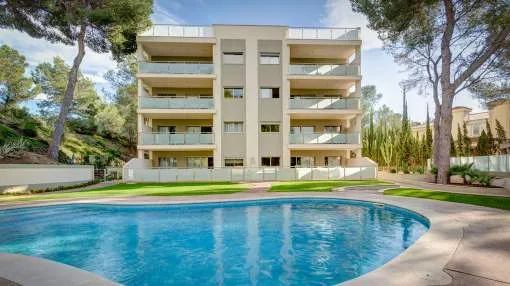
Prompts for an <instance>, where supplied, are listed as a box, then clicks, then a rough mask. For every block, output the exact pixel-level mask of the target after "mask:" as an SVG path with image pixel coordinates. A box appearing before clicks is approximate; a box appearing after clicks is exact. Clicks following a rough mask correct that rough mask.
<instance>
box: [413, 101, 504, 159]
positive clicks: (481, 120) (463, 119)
mask: <svg viewBox="0 0 510 286" xmlns="http://www.w3.org/2000/svg"><path fill="white" fill-rule="evenodd" d="M496 120H498V121H499V122H500V123H501V126H503V129H505V133H506V138H507V139H510V100H500V101H495V102H492V103H490V104H488V110H487V111H485V112H479V113H472V109H471V108H469V107H465V106H456V107H454V108H453V109H452V136H453V139H454V140H457V131H458V126H460V128H461V130H462V129H463V125H464V123H466V128H467V133H468V137H469V138H470V139H471V147H473V148H474V147H476V145H477V143H478V138H479V137H480V135H481V134H482V131H485V132H487V124H486V121H488V122H489V124H490V126H491V131H492V134H494V136H496ZM430 128H431V130H432V132H434V130H433V125H432V124H431V125H430ZM411 130H412V132H413V134H414V135H417V136H420V138H421V137H422V136H423V135H424V134H425V130H426V125H425V124H421V125H416V126H413V127H412V128H411ZM500 147H501V149H502V151H505V153H506V152H508V151H510V142H505V143H504V144H502V145H501V146H500Z"/></svg>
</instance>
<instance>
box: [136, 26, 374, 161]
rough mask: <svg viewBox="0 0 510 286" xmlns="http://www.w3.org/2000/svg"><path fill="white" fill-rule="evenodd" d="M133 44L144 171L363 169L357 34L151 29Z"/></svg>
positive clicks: (307, 30)
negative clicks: (145, 161) (146, 164)
mask: <svg viewBox="0 0 510 286" xmlns="http://www.w3.org/2000/svg"><path fill="white" fill-rule="evenodd" d="M137 43H138V51H137V58H138V61H139V70H138V75H137V77H138V95H139V109H138V130H139V141H138V158H139V159H148V160H149V165H151V166H152V167H166V168H213V167H214V168H218V167H259V166H281V167H297V166H359V165H362V164H364V162H366V163H370V162H368V160H366V159H365V158H361V138H360V131H361V109H360V96H361V73H360V64H361V38H360V29H359V28H354V29H329V28H318V29H315V28H313V29H312V28H289V27H285V26H249V25H213V26H173V25H155V26H154V27H153V28H152V29H150V30H149V31H147V32H145V33H142V34H140V35H138V37H137ZM364 160H365V161H364ZM372 164H373V163H372Z"/></svg>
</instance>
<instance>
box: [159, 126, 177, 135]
mask: <svg viewBox="0 0 510 286" xmlns="http://www.w3.org/2000/svg"><path fill="white" fill-rule="evenodd" d="M158 132H161V133H171V134H174V133H175V126H158Z"/></svg>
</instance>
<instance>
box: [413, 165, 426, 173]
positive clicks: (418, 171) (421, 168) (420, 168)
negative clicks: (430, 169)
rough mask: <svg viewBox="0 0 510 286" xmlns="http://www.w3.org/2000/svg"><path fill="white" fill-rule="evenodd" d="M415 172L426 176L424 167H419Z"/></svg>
mask: <svg viewBox="0 0 510 286" xmlns="http://www.w3.org/2000/svg"><path fill="white" fill-rule="evenodd" d="M415 172H416V173H418V174H424V173H425V170H424V169H423V167H418V168H416V170H415Z"/></svg>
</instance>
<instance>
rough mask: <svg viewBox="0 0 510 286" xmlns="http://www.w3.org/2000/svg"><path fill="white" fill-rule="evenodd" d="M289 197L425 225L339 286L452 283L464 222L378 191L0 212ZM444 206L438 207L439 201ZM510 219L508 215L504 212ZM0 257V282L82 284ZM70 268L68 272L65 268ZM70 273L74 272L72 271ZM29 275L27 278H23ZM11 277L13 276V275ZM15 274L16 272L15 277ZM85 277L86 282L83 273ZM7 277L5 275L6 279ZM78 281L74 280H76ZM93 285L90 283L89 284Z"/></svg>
mask: <svg viewBox="0 0 510 286" xmlns="http://www.w3.org/2000/svg"><path fill="white" fill-rule="evenodd" d="M293 198H296V199H297V198H302V199H306V198H333V199H347V200H349V199H350V200H357V201H365V202H376V203H382V204H388V205H392V206H396V207H399V208H403V209H407V210H410V211H413V212H415V213H418V214H420V215H422V216H424V217H425V218H427V219H428V220H429V222H430V228H429V230H428V231H427V232H426V233H425V234H424V235H423V236H421V237H420V238H419V239H418V240H417V241H416V242H415V243H414V244H412V245H411V246H410V247H409V248H408V249H406V250H405V251H404V252H402V253H401V254H399V255H398V256H396V257H394V258H393V259H391V260H390V261H389V262H387V263H386V264H384V265H381V266H380V267H378V268H377V269H375V270H374V271H371V272H369V273H366V274H364V275H362V276H359V277H357V278H355V279H352V280H349V281H345V282H343V283H341V284H340V285H343V286H352V285H447V284H450V283H451V282H452V278H451V277H450V275H448V274H447V273H446V272H445V271H444V270H445V268H446V265H447V263H448V262H449V261H450V260H451V259H452V257H453V255H454V254H455V252H456V250H457V248H458V246H459V244H460V242H461V240H462V238H463V227H465V226H466V225H465V223H462V222H461V221H460V220H459V219H458V218H456V217H454V216H452V215H450V214H448V213H440V212H437V211H435V210H434V208H437V207H438V202H437V201H432V200H423V199H415V198H404V197H395V196H382V195H381V194H379V193H378V191H368V190H367V191H363V190H362V191H347V192H346V191H343V192H331V193H312V192H300V193H274V192H271V193H256V194H255V193H252V194H249V193H236V194H229V195H209V196H193V197H124V198H118V197H117V198H101V199H84V200H71V201H51V202H42V203H41V202H37V203H28V204H21V205H14V206H5V205H4V206H0V210H3V209H14V208H25V207H34V206H50V205H62V204H84V203H85V204H89V203H91V204H110V205H117V204H119V205H166V204H183V203H211V202H243V201H253V200H271V199H293ZM441 203H443V204H444V202H441ZM447 204H449V205H450V204H451V206H452V208H455V207H458V208H462V209H465V208H466V207H467V208H473V209H480V208H482V209H485V210H493V209H490V208H484V207H478V206H470V205H464V204H460V206H459V204H456V203H447ZM509 214H510V213H509ZM5 255H7V254H2V253H0V277H4V278H6V279H9V280H12V281H14V282H16V283H20V284H23V285H34V284H30V283H27V282H26V281H27V280H26V279H25V277H26V276H28V278H33V277H38V279H37V285H44V283H41V282H42V281H49V283H48V284H47V285H83V283H78V284H70V283H69V282H70V281H75V280H66V283H65V284H60V283H55V282H56V281H55V280H52V274H54V273H52V269H55V265H54V264H55V263H57V264H60V263H58V262H53V261H49V260H45V259H40V258H37V260H38V261H37V267H31V266H30V267H27V265H26V264H23V266H22V267H21V269H19V268H20V266H21V265H19V264H12V265H11V264H10V263H8V262H6V263H2V261H8V260H9V259H8V258H7V259H4V258H5ZM18 256H19V258H17V259H19V260H24V259H23V257H25V258H26V259H25V260H26V263H28V264H29V265H32V264H33V261H34V260H33V259H34V258H33V257H29V256H20V255H18ZM61 266H64V267H65V268H66V269H63V268H62V269H59V271H58V273H59V275H62V276H66V275H69V277H75V276H76V275H78V274H76V273H77V272H76V271H75V270H77V271H78V272H80V273H79V275H78V276H79V277H83V279H84V280H85V279H94V277H95V278H98V279H103V280H101V283H99V282H98V283H99V284H101V285H117V284H115V282H111V283H112V284H102V283H105V282H104V280H105V278H102V277H100V276H98V275H96V274H93V273H89V272H87V271H85V270H81V269H77V268H74V267H71V266H67V265H63V264H61ZM69 268H71V269H69ZM73 268H74V270H73ZM27 270H29V272H30V273H27ZM16 271H17V272H18V273H17V275H14V276H13V273H14V274H16ZM20 272H21V273H20ZM82 272H85V273H86V274H89V275H90V278H87V277H88V276H87V275H85V274H84V273H82ZM6 274H8V275H6ZM76 282H78V281H76ZM94 284H95V283H94Z"/></svg>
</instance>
